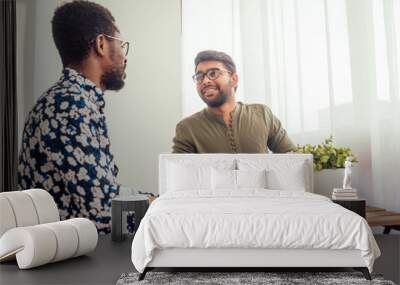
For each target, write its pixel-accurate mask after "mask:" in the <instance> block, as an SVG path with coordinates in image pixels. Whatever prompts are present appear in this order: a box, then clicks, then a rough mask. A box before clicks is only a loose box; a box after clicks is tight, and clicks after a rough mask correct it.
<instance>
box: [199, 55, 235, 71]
mask: <svg viewBox="0 0 400 285" xmlns="http://www.w3.org/2000/svg"><path fill="white" fill-rule="evenodd" d="M210 60H213V61H219V62H221V63H223V64H224V65H225V67H226V69H228V71H230V72H232V73H236V65H235V63H234V62H233V60H232V58H231V57H230V56H229V55H228V54H226V53H224V52H222V51H216V50H203V51H201V52H199V53H198V54H197V56H196V58H195V59H194V66H195V67H194V69H195V70H196V68H197V66H198V65H199V63H200V62H203V61H210Z"/></svg>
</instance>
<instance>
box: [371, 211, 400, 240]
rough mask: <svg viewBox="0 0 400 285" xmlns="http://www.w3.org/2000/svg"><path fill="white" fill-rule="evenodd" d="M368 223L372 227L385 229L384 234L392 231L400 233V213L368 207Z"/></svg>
mask: <svg viewBox="0 0 400 285" xmlns="http://www.w3.org/2000/svg"><path fill="white" fill-rule="evenodd" d="M367 221H368V224H369V225H370V226H371V227H376V226H381V227H384V230H383V234H389V233H390V231H391V230H398V231H400V213H397V212H391V211H386V210H385V209H381V208H376V207H369V206H367Z"/></svg>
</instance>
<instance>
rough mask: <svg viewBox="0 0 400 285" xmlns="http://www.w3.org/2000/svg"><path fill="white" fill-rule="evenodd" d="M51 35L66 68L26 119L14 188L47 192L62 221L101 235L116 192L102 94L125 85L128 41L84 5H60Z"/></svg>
mask: <svg viewBox="0 0 400 285" xmlns="http://www.w3.org/2000/svg"><path fill="white" fill-rule="evenodd" d="M52 30H53V38H54V42H55V44H56V47H57V49H58V52H59V54H60V57H61V60H62V63H63V66H64V69H63V71H62V75H61V78H60V79H59V81H58V82H57V83H55V84H54V85H53V86H52V87H50V89H48V90H47V91H46V92H45V93H44V94H43V95H42V96H41V97H40V98H39V100H38V101H37V102H36V105H35V106H34V107H33V110H32V111H31V112H30V113H29V114H28V117H27V119H26V122H25V128H24V131H23V137H22V148H21V153H20V158H19V168H18V174H19V175H18V180H19V186H20V188H21V189H28V188H43V189H46V190H47V191H49V193H51V194H52V196H53V197H54V199H55V201H56V203H57V206H58V208H59V211H60V216H61V218H62V219H68V218H72V217H86V218H89V219H91V220H93V221H94V222H95V223H96V226H97V228H98V230H99V231H100V232H104V233H107V232H109V230H110V222H111V221H110V207H111V199H112V198H113V197H114V196H115V195H117V194H118V192H119V188H120V186H119V185H118V184H117V182H116V177H117V174H118V168H117V166H116V165H115V163H114V157H113V154H112V152H111V147H110V140H109V137H108V131H107V125H106V118H105V115H104V105H105V102H104V93H103V92H104V91H105V90H119V89H121V88H122V87H123V86H124V79H125V77H126V75H125V68H126V63H127V59H126V56H127V53H128V48H129V43H128V42H125V41H123V40H122V39H121V38H120V34H119V30H118V28H117V27H116V25H115V20H114V18H113V16H112V15H111V13H110V12H109V11H108V10H107V9H106V8H104V7H102V6H100V5H98V4H95V3H91V2H87V1H74V2H70V3H66V4H64V5H62V6H60V7H58V8H57V9H56V11H55V13H54V17H53V20H52Z"/></svg>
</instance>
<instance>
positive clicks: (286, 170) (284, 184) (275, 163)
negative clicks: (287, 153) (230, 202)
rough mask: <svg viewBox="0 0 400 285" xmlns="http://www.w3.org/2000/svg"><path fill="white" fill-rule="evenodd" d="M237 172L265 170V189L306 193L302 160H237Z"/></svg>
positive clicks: (304, 165) (304, 166) (306, 169)
mask: <svg viewBox="0 0 400 285" xmlns="http://www.w3.org/2000/svg"><path fill="white" fill-rule="evenodd" d="M238 168H239V170H253V171H254V170H263V169H265V170H266V173H267V182H268V183H267V188H268V189H273V190H292V191H306V189H308V188H309V187H308V184H309V182H308V181H307V178H306V177H307V175H308V171H309V169H308V167H307V164H306V162H305V161H304V160H293V159H285V158H282V157H277V158H276V159H273V158H270V159H247V158H241V159H239V160H238Z"/></svg>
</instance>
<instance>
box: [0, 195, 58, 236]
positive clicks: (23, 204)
mask: <svg viewBox="0 0 400 285" xmlns="http://www.w3.org/2000/svg"><path fill="white" fill-rule="evenodd" d="M59 220H60V215H59V213H58V209H57V206H56V203H55V202H54V200H53V197H52V196H51V195H50V194H49V193H48V192H47V191H45V190H42V189H30V190H24V191H13V192H3V193H0V237H1V236H2V235H3V234H4V233H6V232H7V231H8V230H10V229H12V228H15V227H26V226H33V225H37V224H43V223H51V222H57V221H59Z"/></svg>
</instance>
